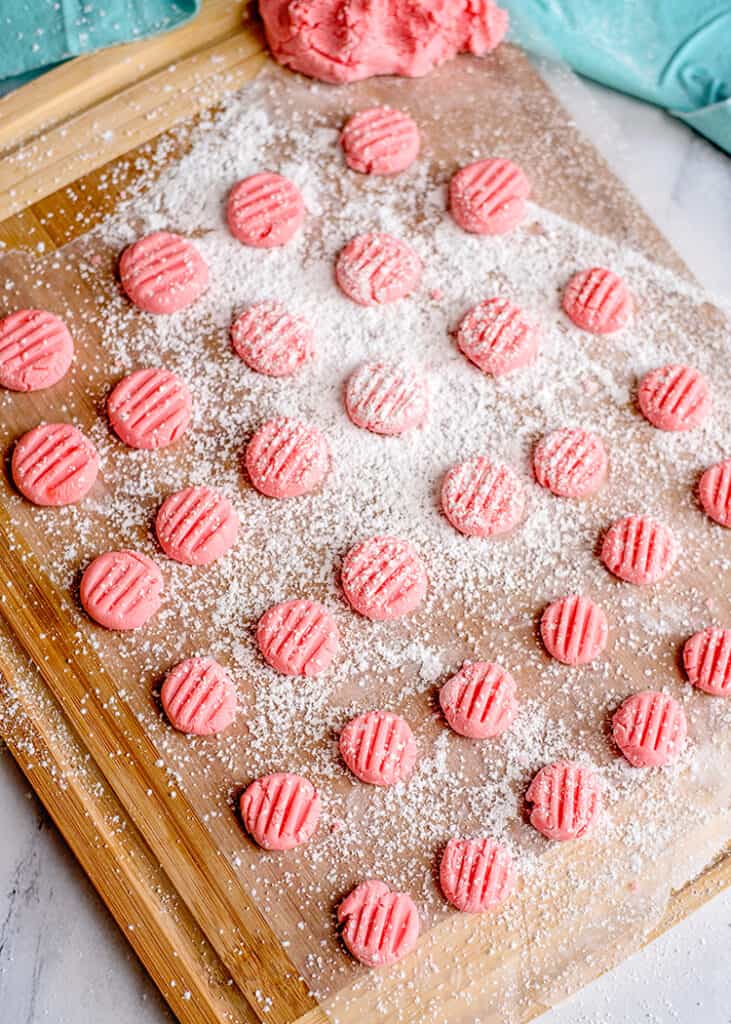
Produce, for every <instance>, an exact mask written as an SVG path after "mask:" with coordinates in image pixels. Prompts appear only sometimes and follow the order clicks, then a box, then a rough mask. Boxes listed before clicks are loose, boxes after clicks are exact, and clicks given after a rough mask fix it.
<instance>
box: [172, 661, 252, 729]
mask: <svg viewBox="0 0 731 1024" xmlns="http://www.w3.org/2000/svg"><path fill="white" fill-rule="evenodd" d="M160 702H161V704H162V707H163V711H164V712H165V714H166V715H167V717H168V719H169V721H170V724H171V725H173V726H174V727H175V728H176V729H179V730H180V732H185V733H190V734H192V735H194V736H212V735H213V734H214V733H217V732H221V731H222V730H223V729H227V728H228V727H229V725H231V723H232V722H233V720H234V718H235V717H236V690H235V689H234V684H233V682H232V680H231V676H230V675H229V674H228V672H227V671H226V669H225V668H223V666H222V665H219V664H218V662H217V661H214V659H213V658H188V659H187V660H186V661H181V662H180V664H179V665H176V666H175V668H173V669H171V671H170V672H168V674H167V676H166V677H165V682H164V683H163V684H162V689H161V690H160Z"/></svg>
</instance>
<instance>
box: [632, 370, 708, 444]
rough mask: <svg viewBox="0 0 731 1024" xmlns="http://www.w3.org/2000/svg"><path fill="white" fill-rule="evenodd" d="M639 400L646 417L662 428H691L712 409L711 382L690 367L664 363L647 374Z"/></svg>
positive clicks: (655, 425)
mask: <svg viewBox="0 0 731 1024" xmlns="http://www.w3.org/2000/svg"><path fill="white" fill-rule="evenodd" d="M637 401H638V404H639V406H640V411H641V412H642V415H643V416H644V417H645V419H646V420H649V421H650V423H652V425H653V427H658V429H659V430H692V429H693V427H697V426H698V425H699V424H701V423H702V422H703V420H704V419H705V418H706V416H707V415H708V413H709V412H710V409H711V393H710V388H709V386H708V381H707V380H706V378H705V377H704V376H703V374H702V373H699V372H698V370H694V369H693V368H692V367H691V366H680V365H671V366H662V367H660V369H659V370H653V371H652V372H651V373H648V374H647V376H646V377H645V378H644V380H643V381H642V383H641V384H640V389H639V391H638V393H637Z"/></svg>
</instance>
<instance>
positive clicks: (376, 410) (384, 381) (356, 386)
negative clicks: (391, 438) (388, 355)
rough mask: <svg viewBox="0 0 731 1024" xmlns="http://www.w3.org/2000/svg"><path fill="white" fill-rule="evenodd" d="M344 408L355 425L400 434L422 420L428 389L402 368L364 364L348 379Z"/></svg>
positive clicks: (411, 373) (426, 405) (375, 432)
mask: <svg viewBox="0 0 731 1024" xmlns="http://www.w3.org/2000/svg"><path fill="white" fill-rule="evenodd" d="M345 407H346V409H347V411H348V416H349V417H350V419H351V420H352V421H353V423H355V425H356V427H362V428H363V429H364V430H371V431H372V432H373V433H374V434H392V435H393V434H403V433H405V432H406V431H407V430H413V429H414V428H415V427H420V426H422V424H423V423H424V421H425V420H426V414H427V412H428V409H429V389H428V387H427V384H426V381H425V380H423V379H422V378H421V377H419V376H417V374H416V373H414V372H413V371H411V370H407V369H406V368H404V367H401V366H393V365H391V364H389V363H365V364H364V365H363V366H359V367H358V369H357V370H356V371H355V372H354V373H352V374H351V375H350V377H349V378H348V383H347V385H346V388H345Z"/></svg>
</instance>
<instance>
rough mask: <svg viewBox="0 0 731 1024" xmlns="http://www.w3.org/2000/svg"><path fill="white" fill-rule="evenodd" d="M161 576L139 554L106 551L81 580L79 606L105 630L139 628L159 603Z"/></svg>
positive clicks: (147, 559)
mask: <svg viewBox="0 0 731 1024" xmlns="http://www.w3.org/2000/svg"><path fill="white" fill-rule="evenodd" d="M162 591H163V581H162V573H161V572H160V570H159V569H158V567H157V566H156V565H155V563H154V562H153V561H152V559H151V558H148V557H147V555H142V554H140V553H139V552H138V551H127V550H123V551H107V552H106V553H105V554H103V555H99V557H98V558H95V559H94V561H93V562H92V563H91V564H90V565H89V566H88V567H87V569H86V570H85V572H84V575H83V576H82V578H81V590H80V598H81V604H82V605H83V607H84V610H85V611H86V613H87V614H88V615H90V616H91V618H92V619H94V621H95V622H98V623H99V625H100V626H104V627H105V628H106V629H139V628H140V626H144V624H145V623H146V622H147V620H148V619H150V618H152V616H153V615H154V614H155V612H156V611H157V610H158V608H159V607H160V604H161V603H162Z"/></svg>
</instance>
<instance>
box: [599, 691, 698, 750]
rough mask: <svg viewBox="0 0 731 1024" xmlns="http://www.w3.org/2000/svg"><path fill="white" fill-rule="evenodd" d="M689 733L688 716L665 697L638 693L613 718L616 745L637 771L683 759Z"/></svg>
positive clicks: (647, 692)
mask: <svg viewBox="0 0 731 1024" xmlns="http://www.w3.org/2000/svg"><path fill="white" fill-rule="evenodd" d="M687 731H688V728H687V724H686V721H685V712H684V711H683V709H682V707H681V706H680V704H678V702H677V701H676V700H673V698H672V697H668V695H667V694H665V693H656V692H655V691H654V690H644V691H643V692H642V693H635V694H633V695H632V696H631V697H628V698H627V700H626V701H625V702H624V704H622V706H621V707H620V708H618V710H617V711H615V712H614V716H613V717H612V735H613V736H614V742H615V743H616V744H617V746H618V747H619V749H620V750H621V751H622V753H623V754H624V756H625V757H626V758H627V760H628V761H629V763H630V764H631V765H634V766H635V768H657V767H660V766H661V765H666V764H672V763H673V761H677V759H678V758H679V757H680V752H681V750H682V749H683V744H684V743H685V737H686V733H687Z"/></svg>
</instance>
